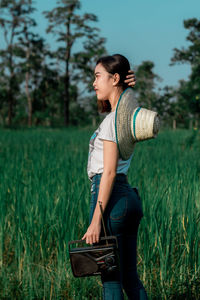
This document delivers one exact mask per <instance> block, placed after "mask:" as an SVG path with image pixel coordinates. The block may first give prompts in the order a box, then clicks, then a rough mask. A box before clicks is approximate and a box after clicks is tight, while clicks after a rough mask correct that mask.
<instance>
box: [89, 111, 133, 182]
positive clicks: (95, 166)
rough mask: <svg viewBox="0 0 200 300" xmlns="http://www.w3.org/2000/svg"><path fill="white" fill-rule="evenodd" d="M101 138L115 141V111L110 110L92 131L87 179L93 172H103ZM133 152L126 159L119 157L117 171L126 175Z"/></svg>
mask: <svg viewBox="0 0 200 300" xmlns="http://www.w3.org/2000/svg"><path fill="white" fill-rule="evenodd" d="M103 140H108V141H113V142H115V143H117V141H116V136H115V111H113V112H110V113H109V114H108V115H107V116H106V117H105V118H104V120H103V121H102V122H101V124H100V125H99V127H98V129H97V130H96V131H95V132H94V133H93V135H92V136H91V138H90V143H89V154H88V164H87V173H88V177H89V179H91V178H92V177H93V176H94V175H95V174H100V173H103ZM132 157H133V154H132V155H131V157H130V158H129V159H128V160H122V159H121V158H119V160H118V165H117V173H124V174H126V175H127V173H128V168H129V166H130V163H131V159H132Z"/></svg>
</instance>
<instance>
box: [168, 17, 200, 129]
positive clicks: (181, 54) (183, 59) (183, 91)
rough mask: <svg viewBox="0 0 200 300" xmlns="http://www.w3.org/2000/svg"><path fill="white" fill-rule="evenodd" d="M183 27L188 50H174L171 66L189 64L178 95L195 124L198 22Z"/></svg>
mask: <svg viewBox="0 0 200 300" xmlns="http://www.w3.org/2000/svg"><path fill="white" fill-rule="evenodd" d="M184 27H185V28H186V29H188V30H189V34H188V36H187V40H188V41H189V42H190V45H189V46H188V48H186V49H185V48H182V49H181V50H179V49H176V48H175V49H174V56H173V57H172V59H171V65H174V64H175V63H189V64H190V65H191V75H190V76H189V81H188V82H184V83H183V82H182V83H180V86H179V89H178V91H177V92H178V94H179V97H182V98H183V97H184V99H185V101H186V102H187V103H188V107H187V108H188V109H189V112H190V113H192V114H193V117H194V119H195V122H196V126H197V123H198V120H199V118H200V72H199V70H200V20H197V19H196V18H193V19H188V20H185V21H184Z"/></svg>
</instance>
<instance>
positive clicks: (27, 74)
mask: <svg viewBox="0 0 200 300" xmlns="http://www.w3.org/2000/svg"><path fill="white" fill-rule="evenodd" d="M28 84H29V72H28V71H27V72H26V96H27V101H28V126H29V127H31V126H32V99H31V97H30V93H29V87H28Z"/></svg>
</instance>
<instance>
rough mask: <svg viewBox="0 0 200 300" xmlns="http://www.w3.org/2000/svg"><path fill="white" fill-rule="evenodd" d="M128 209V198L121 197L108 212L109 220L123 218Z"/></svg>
mask: <svg viewBox="0 0 200 300" xmlns="http://www.w3.org/2000/svg"><path fill="white" fill-rule="evenodd" d="M127 209H128V199H127V197H121V198H120V199H119V200H118V201H116V202H115V204H114V205H113V207H112V210H111V212H110V219H111V220H120V219H122V218H124V217H125V216H126V214H127Z"/></svg>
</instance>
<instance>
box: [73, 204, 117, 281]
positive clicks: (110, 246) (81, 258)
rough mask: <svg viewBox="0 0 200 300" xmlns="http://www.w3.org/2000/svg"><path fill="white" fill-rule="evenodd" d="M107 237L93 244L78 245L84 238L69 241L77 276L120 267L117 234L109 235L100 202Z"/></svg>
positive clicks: (96, 273)
mask: <svg viewBox="0 0 200 300" xmlns="http://www.w3.org/2000/svg"><path fill="white" fill-rule="evenodd" d="M99 206H100V211H101V218H102V224H103V229H104V233H105V237H101V238H100V241H99V243H98V244H97V243H95V244H93V245H92V246H87V247H76V248H73V245H76V244H79V245H80V244H83V243H85V241H84V240H77V241H71V242H68V247H69V256H70V262H71V268H72V272H73V275H74V276H75V277H85V276H95V275H100V274H101V273H103V272H106V273H111V272H113V271H115V270H116V269H117V268H119V256H118V243H117V238H116V237H115V236H107V234H106V229H105V224H104V221H103V212H102V206H101V203H100V202H99Z"/></svg>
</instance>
